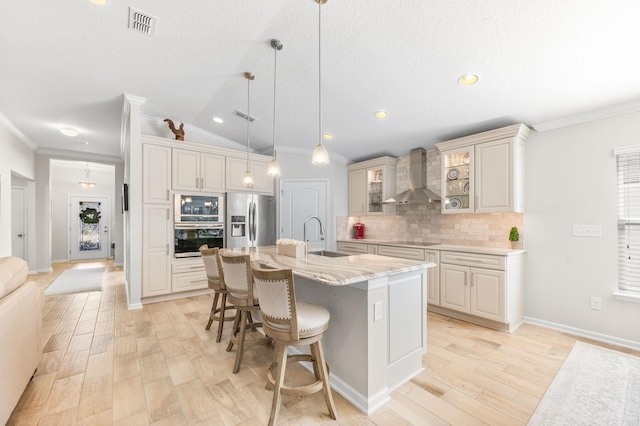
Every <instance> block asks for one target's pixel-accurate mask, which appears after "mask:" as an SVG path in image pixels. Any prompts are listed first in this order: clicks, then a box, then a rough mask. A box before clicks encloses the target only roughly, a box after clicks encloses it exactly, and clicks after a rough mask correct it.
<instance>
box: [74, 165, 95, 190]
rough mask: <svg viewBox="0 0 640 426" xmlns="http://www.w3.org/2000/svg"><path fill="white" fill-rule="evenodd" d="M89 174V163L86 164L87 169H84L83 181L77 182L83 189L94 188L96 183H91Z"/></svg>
mask: <svg viewBox="0 0 640 426" xmlns="http://www.w3.org/2000/svg"><path fill="white" fill-rule="evenodd" d="M90 173H91V171H90V170H89V163H87V168H86V169H84V180H81V181H80V182H78V183H79V184H80V186H81V187H83V188H84V189H91V188H93V187H94V186H96V183H95V182H92V181H91V178H90Z"/></svg>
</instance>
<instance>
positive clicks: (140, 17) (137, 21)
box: [129, 7, 158, 37]
mask: <svg viewBox="0 0 640 426" xmlns="http://www.w3.org/2000/svg"><path fill="white" fill-rule="evenodd" d="M157 23H158V18H156V17H155V16H151V15H149V14H148V13H145V12H142V11H140V10H137V9H134V8H133V7H129V28H131V29H132V30H134V31H136V32H139V33H142V34H145V35H148V36H152V37H153V36H154V35H155V34H156V25H157Z"/></svg>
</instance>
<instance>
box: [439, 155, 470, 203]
mask: <svg viewBox="0 0 640 426" xmlns="http://www.w3.org/2000/svg"><path fill="white" fill-rule="evenodd" d="M473 153H474V150H473V146H471V147H467V148H461V149H457V150H453V151H444V152H442V161H443V165H444V167H443V176H442V182H444V185H442V193H443V194H442V195H443V197H442V204H443V205H442V212H443V213H468V212H472V211H473V208H474V205H473V203H474V195H475V194H474V181H473V179H474V173H473Z"/></svg>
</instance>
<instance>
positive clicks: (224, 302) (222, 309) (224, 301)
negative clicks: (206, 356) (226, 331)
mask: <svg viewBox="0 0 640 426" xmlns="http://www.w3.org/2000/svg"><path fill="white" fill-rule="evenodd" d="M226 310H227V293H222V302H221V304H220V313H219V314H218V317H219V318H218V335H217V336H216V342H219V341H220V339H222V326H223V325H224V314H225V312H226Z"/></svg>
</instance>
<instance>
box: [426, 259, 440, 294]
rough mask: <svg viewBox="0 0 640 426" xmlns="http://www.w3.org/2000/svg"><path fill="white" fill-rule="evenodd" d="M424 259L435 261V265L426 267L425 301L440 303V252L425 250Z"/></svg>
mask: <svg viewBox="0 0 640 426" xmlns="http://www.w3.org/2000/svg"><path fill="white" fill-rule="evenodd" d="M424 260H426V261H427V262H432V263H435V264H436V266H435V267H433V268H429V269H427V303H432V304H436V305H438V304H440V267H439V265H440V252H439V251H438V250H425V251H424Z"/></svg>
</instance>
